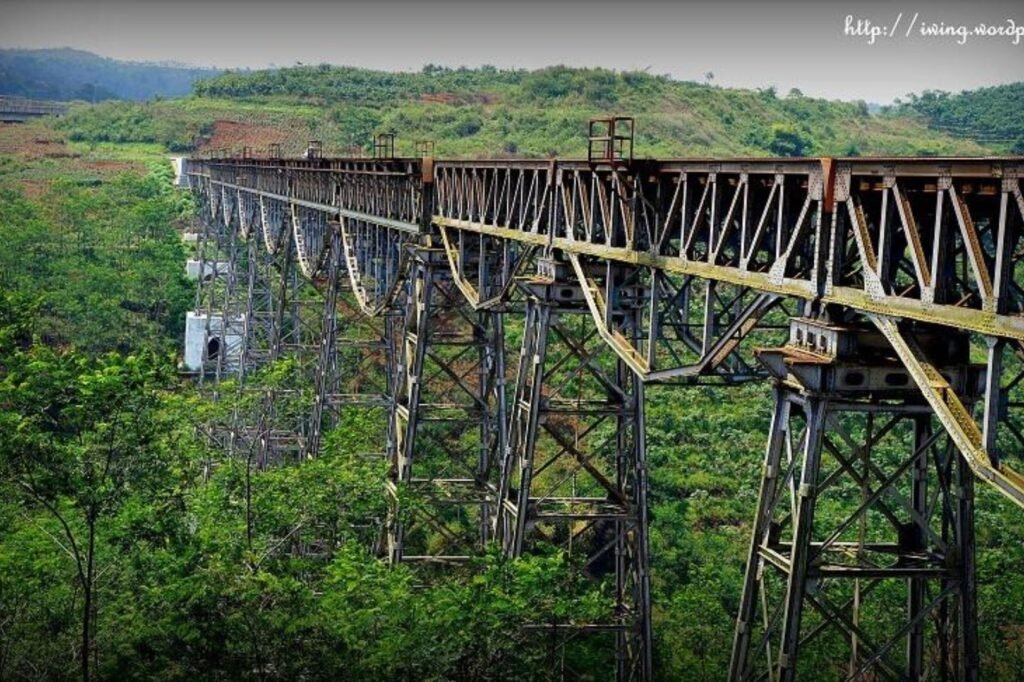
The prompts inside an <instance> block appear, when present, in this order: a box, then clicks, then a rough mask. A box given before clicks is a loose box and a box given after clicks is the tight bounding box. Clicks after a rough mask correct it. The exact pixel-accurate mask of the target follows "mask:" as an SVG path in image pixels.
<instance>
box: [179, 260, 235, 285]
mask: <svg viewBox="0 0 1024 682" xmlns="http://www.w3.org/2000/svg"><path fill="white" fill-rule="evenodd" d="M200 273H202V277H203V281H207V280H211V279H213V278H215V277H223V276H225V275H227V274H228V263H227V262H226V261H217V262H216V263H211V262H209V261H206V262H202V261H199V260H195V259H192V258H190V259H189V260H187V261H185V276H186V277H188V278H189V279H199V276H200Z"/></svg>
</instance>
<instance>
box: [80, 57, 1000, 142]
mask: <svg viewBox="0 0 1024 682" xmlns="http://www.w3.org/2000/svg"><path fill="white" fill-rule="evenodd" d="M607 114H625V115H631V116H635V117H636V119H637V138H636V154H637V155H638V156H648V157H672V156H700V155H709V154H720V155H734V156H744V155H750V156H801V155H805V156H816V155H821V156H857V155H881V154H898V155H941V154H984V153H991V152H992V151H994V150H995V149H996V148H995V147H990V146H988V145H984V144H979V143H977V142H974V141H971V140H969V139H964V138H962V137H955V136H953V135H949V134H945V133H942V132H936V131H934V130H931V129H929V128H928V127H927V126H926V125H925V123H924V121H922V120H921V117H920V116H919V115H917V114H913V115H906V116H904V115H898V114H895V113H889V114H887V115H884V116H876V115H872V114H870V113H869V111H868V107H867V105H866V104H865V103H863V102H838V101H830V100H824V99H817V98H812V97H805V96H803V95H802V94H801V93H799V92H798V91H791V92H789V93H788V94H786V95H782V96H780V95H779V94H778V93H777V92H776V91H775V90H774V89H773V88H765V89H761V90H743V89H735V88H720V87H712V86H709V85H704V84H698V83H692V82H685V81H675V80H672V79H670V78H668V77H665V76H657V75H652V74H649V73H644V72H616V71H610V70H605V69H572V68H567V67H562V66H556V67H551V68H546V69H541V70H538V71H502V70H498V69H495V68H493V67H483V68H479V69H465V68H462V69H448V68H443V67H437V66H427V67H424V69H423V70H422V71H419V72H415V73H388V72H380V71H369V70H365V69H356V68H350V67H333V66H326V65H325V66H303V67H295V68H289V69H279V70H273V71H254V72H244V73H238V72H228V73H224V74H222V75H219V76H216V77H213V78H209V79H205V80H202V81H199V82H197V83H196V85H195V87H194V89H193V94H192V95H191V96H189V97H186V98H184V99H181V100H175V101H162V102H152V103H147V104H130V103H106V104H103V105H101V106H97V107H87V106H81V107H77V108H75V109H74V110H73V111H72V112H71V115H70V116H68V117H67V119H66V120H65V121H64V122H63V123H62V127H63V128H64V129H65V130H67V131H68V132H69V134H70V135H71V138H72V139H73V140H76V141H85V142H149V143H160V144H164V145H166V146H168V147H170V148H173V149H179V150H186V149H190V148H204V147H206V148H209V147H213V148H217V147H224V148H227V149H232V150H233V151H236V152H237V151H240V148H241V147H242V146H250V147H251V148H252V149H253V150H254V151H259V149H260V148H261V147H265V146H266V143H265V138H267V136H268V134H269V129H273V130H276V131H277V132H278V135H277V138H276V139H275V140H274V141H278V142H281V143H282V144H283V147H284V149H285V151H286V153H297V152H298V151H301V149H302V148H304V146H305V143H306V141H307V140H310V139H319V140H322V141H323V142H324V146H325V149H326V150H327V152H328V153H335V154H339V153H345V152H347V151H350V150H351V149H352V148H353V147H359V148H362V149H363V150H368V149H369V148H370V140H371V136H372V134H373V133H374V132H377V131H390V132H394V133H395V134H396V135H397V137H398V140H399V142H398V149H397V151H398V153H400V154H412V153H413V151H414V148H415V147H414V144H415V141H417V140H433V141H434V142H435V143H436V153H437V154H438V155H440V156H462V155H484V156H526V157H547V156H552V155H563V156H566V155H567V156H578V155H582V154H584V153H585V151H586V137H585V131H586V124H587V120H588V119H590V118H592V117H595V116H602V115H607ZM217 121H225V122H234V123H238V124H242V125H243V126H248V127H249V128H251V129H252V130H253V131H254V132H253V134H251V135H245V134H241V135H238V134H236V135H233V136H228V137H227V138H226V139H219V138H218V136H217V135H216V134H214V133H215V131H214V124H215V123H216V122H217ZM237 132H238V131H236V133H237ZM211 136H212V137H211Z"/></svg>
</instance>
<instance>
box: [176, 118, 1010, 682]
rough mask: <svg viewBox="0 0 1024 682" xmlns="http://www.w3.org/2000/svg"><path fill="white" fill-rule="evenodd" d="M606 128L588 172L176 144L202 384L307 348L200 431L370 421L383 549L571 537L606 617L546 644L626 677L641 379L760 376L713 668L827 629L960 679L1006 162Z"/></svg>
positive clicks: (1001, 383)
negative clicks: (751, 497)
mask: <svg viewBox="0 0 1024 682" xmlns="http://www.w3.org/2000/svg"><path fill="white" fill-rule="evenodd" d="M599 125H604V126H605V130H604V134H597V135H594V136H592V138H591V154H590V157H589V158H588V159H586V160H562V159H549V160H485V159H481V160H442V159H435V158H431V157H430V156H423V157H417V158H396V157H394V156H393V151H392V150H393V142H391V141H389V140H387V139H384V138H382V140H383V141H382V142H381V143H380V144H378V145H377V154H376V155H375V158H320V157H319V155H318V154H317V153H316V149H315V148H312V149H311V151H312V152H313V153H311V154H310V155H309V156H311V157H312V158H303V159H291V158H288V159H286V158H280V156H279V155H277V154H273V153H272V154H271V155H270V156H269V157H263V158H253V157H251V156H250V155H249V154H248V153H245V154H241V155H236V156H231V157H228V156H226V155H225V157H224V158H217V157H210V158H202V159H199V158H197V159H190V160H188V161H187V179H188V182H189V184H190V186H191V188H192V191H193V193H194V195H195V197H196V199H197V200H198V204H199V206H200V209H201V210H200V213H201V216H202V221H201V222H202V225H201V229H200V230H199V233H198V235H197V236H196V238H197V240H198V242H199V244H198V251H199V254H200V257H199V263H198V265H197V271H198V277H199V279H200V282H201V286H200V287H199V292H200V293H199V296H198V301H197V310H196V312H195V313H194V314H193V315H194V319H193V320H190V324H191V323H194V324H195V325H197V327H196V329H200V330H201V331H199V332H198V333H199V334H200V336H201V341H200V342H201V344H202V347H201V348H200V355H201V358H200V360H199V361H198V362H199V364H198V365H197V366H195V367H193V369H195V370H196V371H197V374H198V380H199V381H201V382H205V383H207V385H212V386H213V387H214V391H217V390H218V388H217V387H218V386H220V385H221V384H220V383H218V382H219V380H220V379H222V378H224V377H227V376H232V377H234V378H236V382H235V384H234V385H235V386H236V389H235V390H237V391H239V393H238V394H237V396H236V397H235V398H233V399H235V400H239V401H241V400H242V399H241V398H240V397H238V396H241V394H242V393H243V392H244V391H245V390H246V389H245V377H246V376H248V375H251V373H252V372H253V370H254V369H256V368H258V367H259V366H261V365H262V364H265V363H267V362H268V361H269V360H271V359H273V358H275V357H279V356H280V355H282V354H283V353H284V352H286V351H288V350H289V349H292V350H295V351H303V352H302V353H300V354H299V355H300V357H305V358H307V360H306V363H307V367H306V370H305V371H306V372H307V373H306V374H305V375H303V376H305V377H306V378H305V379H302V380H300V381H299V382H297V384H296V385H295V386H293V387H292V388H290V389H280V390H282V391H287V390H294V391H306V394H304V395H308V401H307V403H306V404H308V410H307V411H305V412H304V413H302V414H298V415H296V414H294V411H291V412H289V411H288V410H284V409H282V408H280V405H282V404H283V403H282V399H281V396H280V395H276V394H274V393H273V391H270V390H265V391H263V392H262V393H259V392H258V393H259V394H258V395H247V396H246V397H245V400H246V401H247V402H245V404H246V405H249V406H250V407H251V406H253V405H256V406H259V409H258V410H257V411H256V412H257V413H258V414H257V416H253V414H249V415H248V417H245V416H243V417H242V418H239V419H236V420H235V421H234V422H233V423H232V424H231V425H229V426H227V427H225V429H224V430H223V432H222V433H223V438H224V445H225V447H227V448H229V449H231V448H235V449H236V450H240V449H245V448H248V452H250V453H252V451H253V450H254V449H255V450H258V458H259V461H260V462H263V463H267V464H269V463H272V462H273V461H279V460H282V459H288V458H292V459H294V458H299V457H313V456H316V453H317V452H318V450H319V449H320V447H321V442H322V437H321V436H322V432H323V431H324V429H325V428H327V427H328V426H330V425H331V424H334V423H337V421H338V419H339V418H340V416H341V415H342V414H344V412H345V410H349V409H357V408H359V409H363V408H366V409H374V410H377V411H378V412H379V413H380V414H381V415H382V431H385V430H386V434H387V436H386V442H385V443H382V446H381V449H382V451H383V453H382V454H383V456H386V457H387V458H388V462H389V463H390V466H389V479H388V484H387V491H386V494H387V495H388V498H389V500H390V502H389V508H390V512H389V517H388V519H387V521H386V524H385V525H386V532H385V533H384V536H383V538H382V541H381V551H382V553H386V555H387V556H388V557H389V558H390V560H391V561H393V562H421V563H426V564H429V566H430V567H431V568H427V569H425V570H442V569H443V568H444V567H446V566H451V565H458V564H460V563H463V562H465V561H467V560H468V559H469V558H471V557H472V556H474V554H475V553H478V552H479V551H480V550H481V549H482V548H483V547H484V545H485V544H487V543H492V542H493V543H497V544H498V546H500V547H501V548H502V549H503V550H504V552H505V553H506V554H507V555H509V556H513V557H514V556H519V555H521V554H522V553H528V552H532V551H536V550H538V549H540V548H543V547H544V546H551V545H556V546H561V547H563V548H566V549H569V550H571V551H572V552H573V556H574V562H573V566H574V569H573V570H578V571H580V572H581V573H582V574H585V575H587V576H590V577H592V578H594V579H600V580H603V581H606V584H610V585H611V590H612V592H613V595H614V600H613V601H614V605H613V608H611V609H610V611H609V613H608V614H607V618H605V619H599V620H596V621H594V622H585V623H584V622H556V620H554V619H551V618H549V617H548V616H547V615H545V614H543V613H540V612H538V614H537V623H536V625H535V626H534V627H535V628H536V630H537V632H538V633H539V635H538V636H539V637H541V638H542V641H543V642H544V646H558V647H562V648H563V649H564V648H567V647H571V646H573V643H574V642H579V641H584V640H587V641H591V642H595V641H596V642H598V643H601V644H598V645H597V646H603V645H607V652H608V661H609V670H611V669H615V670H616V674H617V677H618V679H622V680H626V679H638V680H646V679H650V677H651V675H652V671H651V637H652V635H651V599H650V575H649V570H648V566H649V558H648V517H647V514H648V508H647V495H648V461H647V453H646V444H645V418H644V407H645V400H644V391H645V388H647V387H648V386H649V385H652V384H680V385H692V384H702V383H718V384H721V385H732V384H736V383H739V382H743V381H747V380H753V379H762V378H763V379H766V380H770V381H771V382H772V385H773V386H774V415H773V417H772V421H771V428H770V433H769V434H767V438H768V446H767V448H766V451H765V455H764V461H763V468H762V469H761V471H760V494H759V498H758V501H757V506H756V509H755V510H752V511H753V515H754V523H753V532H752V537H751V542H750V550H749V556H748V561H747V564H746V576H745V581H744V585H743V594H742V601H741V603H740V605H739V613H738V614H737V619H736V628H735V633H734V645H733V654H732V662H731V670H730V678H731V679H735V680H747V679H770V680H775V679H781V680H791V679H794V678H795V677H796V676H797V674H798V673H801V674H803V675H807V676H810V675H812V674H813V673H812V672H810V671H808V670H807V669H806V666H805V667H804V668H802V667H801V658H800V656H799V655H800V654H801V653H807V652H808V651H810V650H811V649H813V648H814V647H815V646H819V645H823V642H832V646H833V647H834V646H835V643H836V642H840V643H845V647H846V649H847V650H848V652H849V670H848V675H849V678H850V679H894V680H918V679H926V678H928V679H977V678H978V675H979V673H978V642H977V629H976V605H975V550H974V503H975V496H974V489H975V483H976V482H980V484H981V485H982V486H989V487H991V488H993V489H995V490H997V491H998V492H1000V493H1002V494H1003V495H1005V496H1007V497H1009V498H1010V499H1011V500H1013V501H1014V502H1016V503H1017V504H1022V505H1024V478H1022V477H1021V476H1020V475H1018V474H1017V473H1015V472H1014V471H1013V469H1012V468H1011V466H1012V464H1013V463H1014V460H1015V459H1016V460H1019V458H1020V455H1021V454H1022V452H1024V448H1022V441H1024V439H1022V433H1021V421H1020V411H1021V408H1022V407H1024V400H1022V398H1021V397H1020V392H1021V390H1022V388H1024V385H1022V384H1024V365H1022V362H1021V357H1022V356H1024V289H1022V286H1024V196H1022V193H1021V177H1022V174H1024V160H1021V159H1016V158H849V159H685V160H670V161H656V160H646V159H645V160H641V159H633V158H631V157H632V151H631V139H630V138H631V130H630V135H629V136H626V135H623V134H620V133H619V132H616V128H615V126H616V125H618V129H617V130H618V131H622V130H623V129H624V128H626V129H627V130H628V129H629V128H630V127H631V126H630V122H629V121H628V120H627V121H620V120H608V121H604V122H601V123H600V124H599ZM609 129H610V130H609ZM592 132H593V131H592ZM516 351H518V352H516ZM310 384H312V388H310ZM238 387H241V388H238ZM229 398H230V396H229ZM385 415H386V417H385ZM236 416H237V415H236ZM384 423H386V429H384V427H383V424H384ZM819 509H826V510H827V512H828V513H827V514H818V513H817V512H818V510H819ZM835 519H839V522H838V523H836V522H835ZM826 522H828V523H826ZM872 609H874V611H872ZM879 623H881V625H879ZM588 638H596V639H588ZM805 658H806V657H805ZM558 674H560V675H562V676H563V677H570V678H571V677H572V676H573V672H572V669H571V665H569V664H567V665H566V667H564V668H562V669H561V671H560V673H558Z"/></svg>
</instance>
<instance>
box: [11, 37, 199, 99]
mask: <svg viewBox="0 0 1024 682" xmlns="http://www.w3.org/2000/svg"><path fill="white" fill-rule="evenodd" d="M216 73H218V72H217V71H215V70H213V69H199V68H191V67H182V66H171V65H163V64H149V63H141V62H123V61H117V60H114V59H108V58H106V57H100V56H99V55H95V54H92V53H91V52H83V51H81V50H72V49H68V48H63V49H57V50H0V95H16V96H20V97H29V98H32V99H43V100H62V101H69V100H84V101H87V102H98V101H101V100H109V99H130V100H145V99H151V98H153V97H157V96H160V97H180V96H182V95H185V94H188V92H189V91H190V90H191V88H192V84H193V83H194V82H195V81H196V80H197V79H200V78H204V77H208V76H212V75H215V74H216Z"/></svg>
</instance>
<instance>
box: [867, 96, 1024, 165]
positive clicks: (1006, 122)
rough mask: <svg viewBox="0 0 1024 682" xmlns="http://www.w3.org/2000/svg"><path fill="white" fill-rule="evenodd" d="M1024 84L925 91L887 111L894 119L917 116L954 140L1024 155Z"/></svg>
mask: <svg viewBox="0 0 1024 682" xmlns="http://www.w3.org/2000/svg"><path fill="white" fill-rule="evenodd" d="M1022 110H1024V83H1011V84H1009V85H999V86H996V87H991V88H980V89H978V90H969V91H964V92H961V93H958V94H953V93H949V92H941V91H925V92H924V93H922V94H920V95H910V96H909V97H908V98H907V101H906V102H900V103H898V104H897V105H895V106H893V107H890V108H889V109H887V110H886V114H887V115H890V116H894V117H907V116H915V115H916V116H918V117H919V118H921V119H922V120H923V121H924V122H926V123H927V125H928V126H929V127H930V128H932V129H934V130H936V131H941V132H943V133H946V134H949V135H952V136H954V137H962V138H969V139H974V140H980V141H982V142H984V143H988V144H991V145H993V146H998V147H1005V148H1008V149H1010V150H1011V151H1012V152H1013V153H1014V154H1024V116H1021V111H1022Z"/></svg>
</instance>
